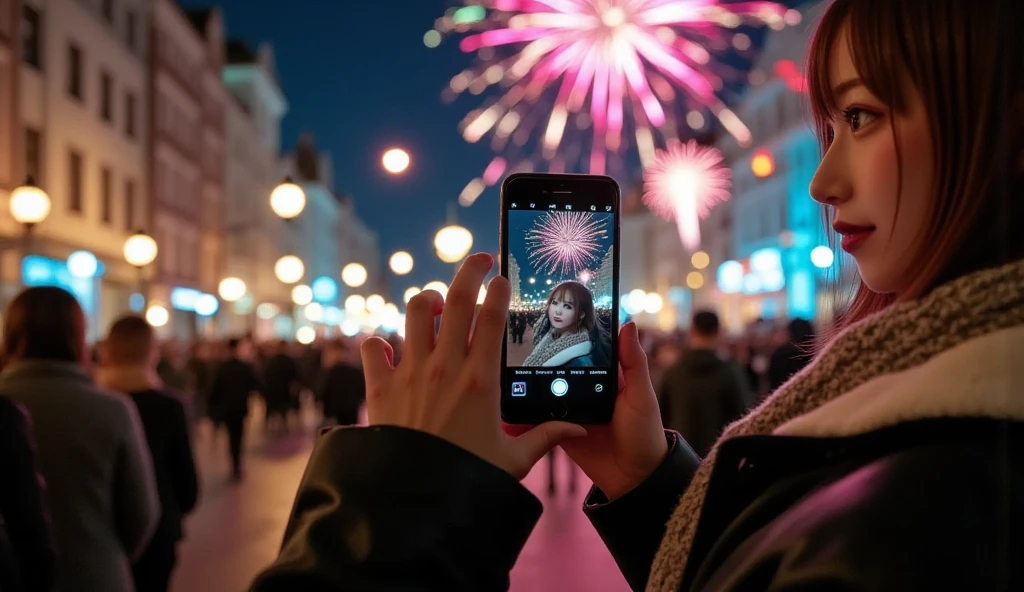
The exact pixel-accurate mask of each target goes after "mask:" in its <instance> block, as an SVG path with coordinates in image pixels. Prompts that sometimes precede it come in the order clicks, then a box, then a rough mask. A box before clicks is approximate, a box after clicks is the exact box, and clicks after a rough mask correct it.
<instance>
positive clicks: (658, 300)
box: [644, 292, 665, 314]
mask: <svg viewBox="0 0 1024 592" xmlns="http://www.w3.org/2000/svg"><path fill="white" fill-rule="evenodd" d="M664 306H665V300H664V299H663V298H662V297H661V295H660V294H657V293H655V292H650V293H648V294H647V295H645V296H644V312H646V313H648V314H658V313H659V312H661V309H662V308H663V307H664Z"/></svg>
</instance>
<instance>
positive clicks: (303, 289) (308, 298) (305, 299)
mask: <svg viewBox="0 0 1024 592" xmlns="http://www.w3.org/2000/svg"><path fill="white" fill-rule="evenodd" d="M292 302H294V303H295V304H296V305H297V306H306V305H307V304H309V303H310V302H313V288H310V287H309V286H307V285H306V284H299V285H298V286H295V287H294V288H292Z"/></svg>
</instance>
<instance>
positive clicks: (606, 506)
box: [583, 430, 700, 590]
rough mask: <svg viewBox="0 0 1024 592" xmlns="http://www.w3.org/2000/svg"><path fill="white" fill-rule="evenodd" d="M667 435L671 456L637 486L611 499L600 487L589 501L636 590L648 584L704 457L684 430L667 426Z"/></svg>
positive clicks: (587, 511)
mask: <svg viewBox="0 0 1024 592" xmlns="http://www.w3.org/2000/svg"><path fill="white" fill-rule="evenodd" d="M665 437H666V438H668V445H669V451H668V455H666V456H665V460H664V461H662V463H661V465H660V466H659V467H658V468H657V469H655V471H654V472H653V473H651V476H650V477H648V478H647V479H646V480H645V481H644V482H643V483H641V484H640V485H639V486H637V487H636V489H634V490H632V491H630V492H629V493H627V494H626V495H624V496H622V497H621V498H619V499H617V500H613V501H611V502H609V501H608V498H607V497H606V496H605V494H604V493H602V492H601V490H599V489H597V488H596V487H595V488H593V489H592V490H591V491H590V494H589V495H588V496H587V499H586V501H585V502H584V505H583V511H584V513H585V514H586V515H587V517H588V518H590V522H591V523H592V524H593V525H594V528H595V529H597V533H598V534H599V535H601V540H603V541H604V544H605V546H607V547H608V550H609V551H611V554H612V557H614V558H615V563H616V564H618V566H619V570H620V571H622V575H623V576H625V578H626V581H627V582H628V583H629V586H630V587H631V588H632V589H633V590H643V589H644V588H646V587H647V578H648V576H649V575H650V571H651V563H652V562H653V561H654V555H655V554H656V553H657V551H658V546H659V545H660V544H661V539H662V537H663V536H664V535H665V525H666V524H667V523H668V519H669V517H670V516H671V515H672V512H673V511H674V510H675V509H676V506H677V505H678V504H679V498H680V497H682V495H683V493H685V492H686V488H687V487H689V485H690V480H691V479H693V475H694V473H696V471H697V467H698V466H700V458H699V457H698V456H697V454H696V453H695V452H694V451H693V449H691V448H690V446H689V445H688V444H687V443H686V441H685V440H683V438H682V437H681V436H680V435H679V434H678V433H676V432H672V431H667V430H666V432H665Z"/></svg>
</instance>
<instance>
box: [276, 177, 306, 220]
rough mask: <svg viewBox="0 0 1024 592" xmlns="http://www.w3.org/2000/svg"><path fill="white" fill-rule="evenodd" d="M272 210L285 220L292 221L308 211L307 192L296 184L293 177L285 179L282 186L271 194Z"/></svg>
mask: <svg viewBox="0 0 1024 592" xmlns="http://www.w3.org/2000/svg"><path fill="white" fill-rule="evenodd" d="M270 209H272V210H274V213H275V214H277V215H278V216H279V217H281V218H284V219H285V220H291V219H292V218H294V217H296V216H298V215H299V214H301V213H302V210H304V209H306V192H305V191H303V190H302V187H299V186H298V185H297V184H295V181H293V180H292V178H291V177H285V178H284V181H282V182H281V184H280V185H278V186H277V187H275V188H274V190H273V191H272V192H270Z"/></svg>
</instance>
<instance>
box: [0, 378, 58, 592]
mask: <svg viewBox="0 0 1024 592" xmlns="http://www.w3.org/2000/svg"><path fill="white" fill-rule="evenodd" d="M0 483H2V485H0V590H5V591H7V590H10V591H11V592H16V591H18V590H26V591H32V592H36V591H44V590H50V589H51V588H52V587H53V569H54V567H53V566H54V544H53V536H52V535H51V532H50V517H49V513H48V512H47V509H46V504H45V501H44V499H43V478H42V476H41V475H40V474H39V470H38V469H37V468H36V444H35V437H34V436H33V434H32V423H31V421H30V420H29V417H28V414H27V413H26V412H25V410H24V409H23V408H22V407H21V406H20V405H18V404H17V403H15V402H13V401H11V400H10V399H8V398H7V397H2V396H0Z"/></svg>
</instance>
